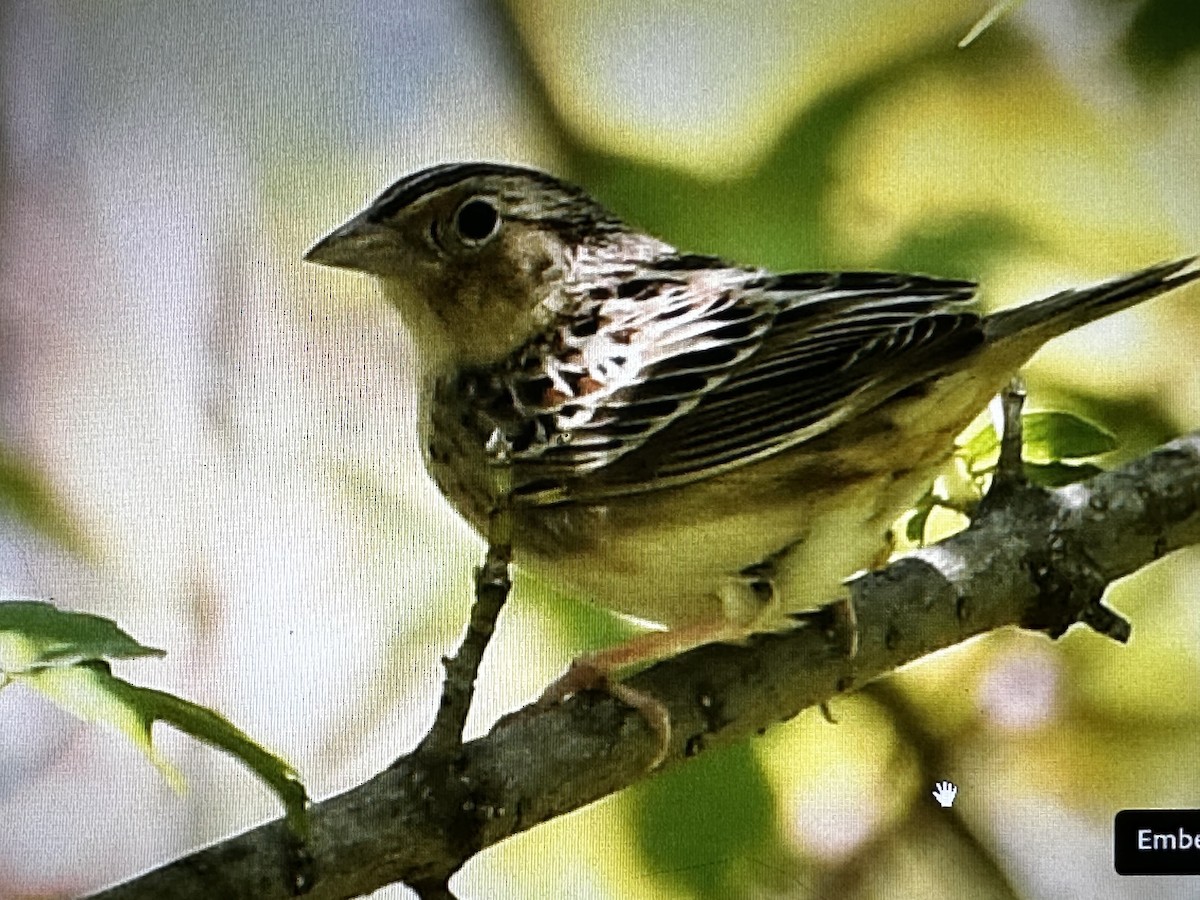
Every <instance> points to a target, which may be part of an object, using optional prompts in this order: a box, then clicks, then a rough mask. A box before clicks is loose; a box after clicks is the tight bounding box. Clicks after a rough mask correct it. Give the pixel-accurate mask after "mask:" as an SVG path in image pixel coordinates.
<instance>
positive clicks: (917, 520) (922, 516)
mask: <svg viewBox="0 0 1200 900" xmlns="http://www.w3.org/2000/svg"><path fill="white" fill-rule="evenodd" d="M936 504H937V500H936V499H935V498H934V496H933V492H932V491H931V492H929V493H927V494H926V495H925V496H924V497H922V498H921V499H920V500H918V501H917V505H916V506H915V507H913V514H912V515H911V516H909V518H908V521H907V522H906V523H905V525H904V536H905V537H906V538H907V539H908V540H909V542H910V543H913V544H923V543H924V541H925V523H926V522H927V521H928V520H929V514H930V513H931V512H932V511H933V507H934V506H935V505H936Z"/></svg>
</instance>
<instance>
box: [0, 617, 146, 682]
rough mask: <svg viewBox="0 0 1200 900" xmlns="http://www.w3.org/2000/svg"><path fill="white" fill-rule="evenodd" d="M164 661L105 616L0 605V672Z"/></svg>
mask: <svg viewBox="0 0 1200 900" xmlns="http://www.w3.org/2000/svg"><path fill="white" fill-rule="evenodd" d="M163 655H165V654H164V652H163V651H162V650H157V649H155V648H154V647H147V646H145V645H144V644H141V643H139V642H138V641H136V640H134V639H133V638H132V637H131V636H130V635H129V634H127V633H126V632H125V631H123V630H122V629H121V628H120V627H119V626H118V625H117V623H116V622H114V621H113V620H112V619H106V618H104V617H103V616H94V615H91V614H90V613H78V612H66V611H64V610H61V609H58V608H57V607H55V606H54V605H53V604H50V603H44V602H42V601H40V600H3V601H0V672H4V673H7V674H10V675H11V674H15V673H20V672H23V671H26V670H29V669H34V668H40V667H45V666H70V665H73V664H75V663H79V662H86V661H88V660H100V659H131V658H134V657H138V656H163Z"/></svg>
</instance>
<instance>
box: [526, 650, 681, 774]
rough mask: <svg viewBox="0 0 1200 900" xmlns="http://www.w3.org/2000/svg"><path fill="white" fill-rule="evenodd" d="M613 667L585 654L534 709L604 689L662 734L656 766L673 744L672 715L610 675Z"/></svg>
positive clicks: (649, 696) (654, 766) (659, 702)
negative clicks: (585, 692) (576, 695)
mask: <svg viewBox="0 0 1200 900" xmlns="http://www.w3.org/2000/svg"><path fill="white" fill-rule="evenodd" d="M609 672H610V668H609V667H607V666H605V665H604V664H603V663H602V662H599V661H597V660H595V659H593V658H592V657H588V656H582V657H580V658H579V659H576V660H575V661H574V662H572V663H571V666H570V668H568V669H567V671H566V672H564V673H563V674H562V675H561V676H559V677H558V678H556V679H555V680H554V681H552V682H551V683H550V685H549V686H548V687H547V688H546V689H545V690H544V691H543V692H542V695H541V696H540V697H539V698H538V699H537V701H536V702H535V703H534V704H533V708H534V709H546V708H548V707H551V706H553V705H555V704H556V703H561V702H562V701H563V700H566V699H567V698H568V697H570V696H572V695H574V694H578V693H581V692H583V691H603V692H605V693H607V694H609V695H611V696H613V697H615V698H616V699H618V700H620V701H621V702H622V703H624V704H625V705H626V706H629V707H631V708H632V709H634V710H636V711H637V712H638V713H639V714H640V715H641V717H642V718H643V719H645V721H646V724H647V725H649V726H650V730H651V731H653V732H654V734H655V736H656V737H657V738H658V750H657V752H656V753H655V755H654V759H653V760H652V761H651V762H650V764H649V765H648V766H647V767H646V768H647V769H648V770H649V769H656V768H658V766H659V765H660V764H661V763H662V761H663V760H664V759H666V758H667V752H668V751H669V750H670V748H671V716H670V713H668V712H667V708H666V706H664V705H663V704H662V702H661V701H659V700H658V699H656V698H655V697H653V696H652V695H650V694H648V693H646V692H645V691H639V690H637V689H636V688H632V687H630V686H629V685H627V684H624V683H622V682H620V681H614V680H612V679H611V678H610V677H609Z"/></svg>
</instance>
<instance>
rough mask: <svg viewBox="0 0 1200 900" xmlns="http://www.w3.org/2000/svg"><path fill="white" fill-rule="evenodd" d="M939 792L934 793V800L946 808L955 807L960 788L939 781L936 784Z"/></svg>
mask: <svg viewBox="0 0 1200 900" xmlns="http://www.w3.org/2000/svg"><path fill="white" fill-rule="evenodd" d="M934 787H935V788H937V790H935V791H933V792H932V793H933V799H934V800H936V801H937V802H938V803H940V804H941V805H942V806H944V807H951V806H953V805H954V798H955V796H957V794H958V788H956V787H955V786H954V783H953V782H951V781H938V782H935V783H934Z"/></svg>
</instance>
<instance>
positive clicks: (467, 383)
mask: <svg viewBox="0 0 1200 900" xmlns="http://www.w3.org/2000/svg"><path fill="white" fill-rule="evenodd" d="M974 288H975V286H974V285H973V284H971V283H970V282H964V281H951V280H941V279H934V278H927V277H923V276H910V275H901V274H893V273H870V272H850V273H840V274H838V273H821V272H808V273H795V274H790V275H784V276H778V277H774V276H769V275H766V274H764V273H762V272H760V271H756V270H743V269H729V268H717V267H714V265H713V261H712V260H711V259H710V258H707V257H681V258H680V259H679V260H677V261H674V262H672V261H667V262H665V263H664V264H663V265H660V266H657V267H653V268H652V267H648V268H647V270H646V271H644V272H639V273H638V276H637V277H636V278H632V279H626V280H625V281H624V282H623V283H622V286H621V288H620V289H618V290H616V291H615V292H614V291H608V292H603V291H602V292H597V294H598V296H596V295H590V296H594V299H593V300H590V301H588V302H584V303H581V304H580V305H579V307H578V309H577V310H576V312H575V313H574V314H573V317H572V320H571V322H569V323H568V324H567V326H566V327H565V328H560V329H558V330H557V331H556V332H555V334H554V335H551V336H547V337H546V338H544V339H542V340H541V341H539V342H535V343H532V344H530V345H529V346H528V347H526V348H524V350H523V351H522V352H521V353H519V354H517V355H516V356H515V357H514V358H513V359H512V360H510V364H509V365H508V367H507V368H506V370H505V373H504V374H503V376H502V377H497V376H496V375H495V374H494V373H491V374H484V373H474V374H468V375H466V376H464V377H463V378H462V379H460V384H458V385H457V387H456V390H459V391H467V392H469V393H470V394H471V396H472V398H473V400H474V403H473V404H467V405H468V406H470V407H471V408H473V409H476V410H480V409H482V410H484V412H483V414H482V415H481V417H480V418H479V420H478V421H476V422H474V423H472V424H473V428H474V430H475V431H476V432H477V433H480V434H483V435H490V434H492V433H494V432H499V433H500V434H501V435H503V437H504V438H505V443H506V446H507V448H508V449H507V453H506V459H507V460H508V461H509V462H510V463H511V464H512V466H513V472H514V485H515V490H516V493H517V495H518V496H520V497H522V498H523V499H524V501H525V502H532V503H539V502H541V503H551V502H559V501H562V500H564V499H570V498H586V499H597V498H603V497H605V496H609V495H616V494H628V493H638V492H643V491H650V490H655V489H658V488H661V487H666V486H669V485H673V484H680V483H686V482H688V481H693V480H697V479H701V478H705V477H708V476H711V475H714V474H717V473H719V472H723V471H728V470H730V469H732V468H737V467H738V466H741V465H745V464H747V463H749V462H752V461H754V460H757V459H761V458H763V457H765V456H769V455H771V454H773V453H777V452H779V451H781V450H783V449H785V448H788V447H791V446H795V445H796V444H798V443H800V442H802V441H805V440H809V439H811V438H812V437H814V436H816V435H818V434H821V433H823V432H825V431H828V430H829V429H831V428H833V427H836V426H837V425H838V424H840V423H841V422H844V421H846V420H847V419H848V418H850V417H851V416H853V415H855V414H857V413H858V412H860V411H861V410H863V409H865V408H869V406H870V405H871V404H872V403H878V402H880V401H882V400H883V399H885V398H886V396H888V395H889V393H888V392H889V391H890V392H892V393H894V392H895V391H898V390H902V389H903V388H904V387H905V386H906V385H907V384H913V383H917V382H918V381H921V380H924V379H925V378H927V377H928V376H929V375H930V374H932V373H934V372H936V371H938V370H939V369H940V368H942V367H944V366H946V365H947V364H949V362H951V361H953V360H954V359H957V358H961V357H962V356H963V355H964V354H966V353H968V352H970V351H971V350H972V349H974V348H975V347H977V346H978V345H979V343H980V342H982V340H983V332H982V329H981V327H980V321H981V320H980V316H979V315H977V314H976V313H975V312H974V311H973V310H972V309H971V308H970V306H969V305H968V303H967V301H969V300H971V298H972V297H973V295H974Z"/></svg>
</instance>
